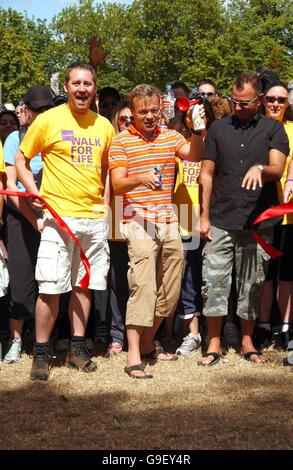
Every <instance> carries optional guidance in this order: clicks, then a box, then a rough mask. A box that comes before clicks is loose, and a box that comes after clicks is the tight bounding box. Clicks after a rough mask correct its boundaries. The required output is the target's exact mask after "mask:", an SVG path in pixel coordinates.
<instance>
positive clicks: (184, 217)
mask: <svg viewBox="0 0 293 470" xmlns="http://www.w3.org/2000/svg"><path fill="white" fill-rule="evenodd" d="M176 164H177V177H176V184H175V190H174V203H175V204H176V206H177V210H178V219H179V226H180V233H181V235H182V236H183V237H185V236H194V235H198V231H199V215H200V207H199V185H198V182H197V179H198V176H199V172H200V166H201V162H189V161H187V160H180V159H179V158H176Z"/></svg>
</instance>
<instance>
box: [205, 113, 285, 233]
mask: <svg viewBox="0 0 293 470" xmlns="http://www.w3.org/2000/svg"><path fill="white" fill-rule="evenodd" d="M270 149H276V150H279V151H280V152H282V153H284V154H285V155H286V156H287V155H288V154H289V142H288V137H287V135H286V132H285V131H284V127H283V125H282V123H280V122H279V121H277V120H275V119H271V118H268V117H266V116H263V115H261V114H259V113H257V114H256V115H255V116H254V117H253V119H251V120H250V121H249V122H248V123H247V125H245V126H242V125H241V124H240V121H239V120H238V118H237V117H236V116H228V117H226V118H222V119H219V120H217V121H215V122H213V124H212V125H211V127H210V129H209V131H208V134H207V137H206V140H205V152H204V159H206V160H213V161H214V162H215V163H216V168H215V173H214V181H213V189H212V196H211V203H210V220H211V223H212V225H214V226H216V227H218V228H222V229H224V230H233V229H234V230H241V229H249V228H251V224H252V222H253V221H254V219H255V218H256V217H257V216H258V215H259V214H260V213H261V212H262V211H264V210H266V209H268V208H269V207H272V206H274V205H276V204H278V198H277V191H276V184H275V182H268V183H265V184H264V185H263V187H262V188H259V187H257V189H255V190H254V191H253V190H252V189H250V190H247V189H244V188H242V187H241V183H242V180H243V178H244V176H245V174H246V172H247V171H248V170H249V169H250V168H251V167H252V166H253V165H256V164H263V165H267V164H268V163H269V150H270ZM273 223H275V221H274V222H273Z"/></svg>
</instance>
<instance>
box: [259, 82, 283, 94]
mask: <svg viewBox="0 0 293 470" xmlns="http://www.w3.org/2000/svg"><path fill="white" fill-rule="evenodd" d="M275 86H280V87H281V88H284V89H285V90H286V91H287V92H288V93H289V89H288V87H287V85H286V83H284V82H281V81H279V80H277V81H275V82H271V83H269V84H268V85H267V87H266V89H265V90H264V94H265V95H266V94H267V92H268V91H269V90H270V89H271V88H274V87H275Z"/></svg>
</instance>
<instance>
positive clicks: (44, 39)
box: [0, 8, 50, 102]
mask: <svg viewBox="0 0 293 470" xmlns="http://www.w3.org/2000/svg"><path fill="white" fill-rule="evenodd" d="M49 41H50V35H49V34H48V32H47V29H46V23H45V21H42V20H40V19H38V20H36V21H34V20H29V19H28V18H26V17H24V16H23V15H22V14H20V13H18V12H16V11H14V10H11V9H8V10H4V9H2V8H1V9H0V50H1V54H0V83H1V84H2V97H3V98H2V99H3V101H5V102H8V101H12V102H17V101H18V100H19V99H21V98H22V96H23V95H24V93H25V91H26V89H27V88H28V87H29V86H31V85H33V84H36V83H41V84H42V83H45V82H48V77H47V75H46V62H47V56H46V52H45V51H46V49H47V46H48V43H49Z"/></svg>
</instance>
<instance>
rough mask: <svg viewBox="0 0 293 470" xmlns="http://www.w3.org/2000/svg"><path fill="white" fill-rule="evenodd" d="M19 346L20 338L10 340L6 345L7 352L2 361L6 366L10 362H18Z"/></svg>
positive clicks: (20, 343) (20, 344)
mask: <svg viewBox="0 0 293 470" xmlns="http://www.w3.org/2000/svg"><path fill="white" fill-rule="evenodd" d="M21 346H22V341H21V338H14V339H10V340H9V343H8V351H7V353H6V354H5V357H4V359H3V361H4V362H6V363H7V364H11V363H12V362H19V361H20V355H21Z"/></svg>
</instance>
